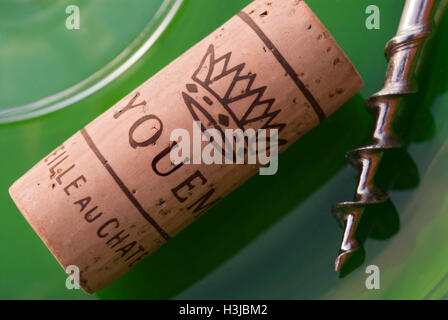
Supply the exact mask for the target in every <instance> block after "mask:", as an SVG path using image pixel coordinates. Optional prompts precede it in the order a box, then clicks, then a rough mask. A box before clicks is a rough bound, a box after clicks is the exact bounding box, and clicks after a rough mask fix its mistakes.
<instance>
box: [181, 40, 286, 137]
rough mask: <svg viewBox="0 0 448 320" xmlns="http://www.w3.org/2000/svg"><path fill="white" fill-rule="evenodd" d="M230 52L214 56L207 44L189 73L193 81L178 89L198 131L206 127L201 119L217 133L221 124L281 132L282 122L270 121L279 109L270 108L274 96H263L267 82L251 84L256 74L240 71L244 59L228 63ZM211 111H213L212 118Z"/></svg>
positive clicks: (220, 129) (243, 66)
mask: <svg viewBox="0 0 448 320" xmlns="http://www.w3.org/2000/svg"><path fill="white" fill-rule="evenodd" d="M231 56H232V52H228V53H226V54H225V55H223V56H221V57H216V54H215V47H214V46H213V45H210V46H209V47H208V49H207V52H206V54H205V55H204V57H203V58H202V60H201V62H200V64H199V67H198V68H197V69H196V70H195V72H194V73H193V76H192V77H191V79H192V80H193V83H189V84H187V85H186V89H187V91H188V93H186V92H182V96H183V99H184V102H185V104H186V105H187V107H188V109H189V111H190V113H191V115H192V116H193V118H194V120H195V121H201V123H202V128H201V129H202V131H205V130H207V129H206V128H205V126H204V123H205V124H206V125H207V126H208V127H209V128H215V129H217V130H219V131H220V132H221V133H223V129H225V128H239V129H241V130H243V131H244V130H245V129H247V128H253V129H277V130H278V132H281V131H282V129H283V128H284V127H285V126H286V124H284V123H276V122H275V121H274V120H275V118H276V116H277V115H278V114H279V113H280V112H281V110H280V109H278V110H275V111H272V110H271V109H272V107H273V105H274V103H275V99H264V98H263V95H264V93H265V91H266V89H267V86H262V87H258V88H257V87H254V82H255V80H256V77H257V75H256V74H255V73H252V72H247V73H244V72H243V71H244V68H245V66H246V63H240V64H238V65H236V66H234V67H231V66H230V59H231ZM192 96H194V97H195V98H193V97H192ZM212 114H215V115H217V116H215V117H216V119H215V118H214V117H213V115H212ZM284 143H286V141H284V140H280V141H279V144H284Z"/></svg>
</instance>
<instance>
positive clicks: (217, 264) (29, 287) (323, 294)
mask: <svg viewBox="0 0 448 320" xmlns="http://www.w3.org/2000/svg"><path fill="white" fill-rule="evenodd" d="M133 1H134V0H132V1H129V2H133ZM146 3H149V2H145V5H146ZM247 3H249V1H241V0H226V1H217V0H212V1H210V0H186V1H184V3H183V4H182V6H181V7H180V10H179V12H178V13H177V15H176V16H175V18H174V19H173V21H172V22H171V24H170V25H169V26H168V28H167V29H166V30H165V31H164V33H163V34H162V36H161V37H160V38H159V39H158V40H157V41H156V42H155V43H154V45H153V46H152V47H151V49H150V50H149V51H148V52H147V53H145V55H144V56H143V57H142V58H141V59H140V60H139V61H138V62H137V63H135V64H134V65H133V66H132V67H130V68H128V70H127V71H125V72H124V73H122V74H121V75H120V76H119V77H117V78H116V79H115V80H114V81H112V82H111V83H110V84H108V85H107V86H105V87H103V88H102V89H101V90H99V91H97V92H95V93H93V94H92V95H90V96H89V97H86V98H84V99H81V100H79V101H77V102H76V103H74V104H72V105H70V106H69V107H67V108H65V109H63V110H60V111H58V112H54V113H51V114H48V115H45V116H43V117H40V118H35V119H33V120H28V121H25V122H18V123H13V124H8V125H1V126H0V147H1V150H2V157H0V164H1V169H2V172H1V180H0V204H1V209H2V210H1V214H2V218H3V221H2V226H3V229H2V232H1V233H0V257H1V258H0V259H1V260H0V298H68V299H76V298H92V297H93V298H95V297H97V298H103V299H110V298H124V299H130V298H133V299H164V298H175V299H214V298H216V299H227V298H229V299H258V298H260V299H405V298H412V299H423V298H430V299H434V298H445V297H446V295H447V294H448V276H447V274H448V262H447V261H448V232H446V230H447V229H448V197H447V195H448V184H447V182H448V170H447V168H448V143H447V137H448V124H447V122H446V119H447V117H448V108H447V106H448V64H447V63H446V61H445V60H446V58H445V57H446V51H447V49H448V43H447V42H446V38H447V37H448V11H447V10H445V11H442V10H439V12H438V15H437V22H438V25H437V29H436V31H435V32H434V39H433V40H432V41H431V42H430V43H429V45H428V46H427V48H426V51H425V55H424V59H423V62H422V66H421V68H420V69H421V72H420V74H419V83H420V92H419V93H418V94H416V95H414V96H412V98H411V99H409V100H410V102H409V110H411V111H412V115H413V117H412V121H411V122H410V129H409V130H410V131H411V133H412V137H413V139H412V141H411V143H410V144H409V146H408V147H407V149H406V150H404V151H403V154H405V155H398V154H397V155H394V156H393V157H392V163H394V162H395V164H396V167H397V169H396V170H395V171H394V172H396V174H397V179H398V180H400V181H402V182H403V181H404V182H403V183H401V184H400V183H398V184H397V186H398V188H397V189H396V190H391V191H390V196H391V203H389V205H391V206H393V207H394V208H395V210H394V211H393V212H389V210H386V209H384V210H383V211H381V210H376V211H375V210H374V211H372V212H371V213H370V218H368V219H366V221H367V220H370V221H371V223H372V225H373V229H372V230H374V232H370V233H367V234H368V235H369V236H370V237H368V238H367V239H366V241H365V246H364V248H365V257H364V258H363V259H360V260H359V261H358V263H357V264H354V265H353V267H352V268H351V269H350V270H348V271H347V272H346V273H345V274H343V275H342V276H341V275H339V274H336V273H334V271H333V268H334V265H333V263H334V258H335V257H336V254H337V251H338V246H339V241H340V239H341V236H342V230H341V229H340V228H339V226H338V224H337V223H336V221H335V219H334V218H333V217H332V216H331V212H330V208H331V205H332V204H333V203H335V202H339V201H343V200H351V199H352V197H353V193H354V189H355V185H356V180H357V172H356V171H355V170H354V169H353V168H351V167H349V166H348V165H347V164H346V161H345V158H344V155H345V152H346V151H347V150H349V149H351V148H354V147H358V146H361V145H363V144H364V143H366V142H368V141H369V135H370V131H371V127H372V118H371V116H370V115H369V114H368V113H367V111H366V110H365V108H364V100H365V99H366V98H367V97H368V96H369V95H371V94H372V93H374V92H376V91H378V90H379V89H380V88H381V86H382V82H383V78H384V73H385V69H386V61H385V59H384V54H383V50H384V46H385V44H386V42H387V41H388V40H389V39H390V38H391V37H392V36H393V35H394V34H395V31H396V28H397V25H398V21H399V18H400V15H401V10H402V6H403V3H404V1H390V0H379V1H376V4H377V5H378V7H379V8H380V12H381V29H380V30H367V29H366V27H365V19H366V18H367V14H366V13H365V9H366V7H367V6H368V5H370V4H371V2H370V1H366V0H344V1H341V0H326V1H322V0H308V1H307V3H308V4H309V5H310V6H311V7H312V9H313V10H314V11H315V12H316V14H317V15H318V16H319V17H320V19H321V20H322V21H323V22H324V23H325V25H326V26H327V27H328V29H329V30H330V32H331V33H332V34H333V36H334V37H335V38H336V39H337V41H338V42H339V44H340V45H341V46H342V47H343V48H344V50H345V51H346V53H347V54H348V56H349V57H350V59H351V60H352V62H353V63H354V65H355V66H356V67H357V69H358V71H359V72H360V73H361V75H362V77H363V79H364V81H365V88H364V89H363V90H362V91H361V93H360V94H358V95H357V96H355V97H354V98H353V99H352V100H351V101H350V102H349V103H347V104H346V105H345V106H344V107H342V108H341V109H340V110H339V111H338V112H337V113H336V114H334V115H333V116H332V117H331V118H329V119H328V120H326V121H325V122H324V123H323V124H322V125H321V126H319V127H318V128H316V129H315V130H313V131H312V132H311V133H309V134H308V135H307V136H305V137H304V138H303V139H301V140H300V141H299V142H298V143H296V144H295V145H294V146H292V147H291V148H290V149H289V150H288V151H286V152H285V153H284V154H282V155H281V157H280V159H279V161H280V163H279V172H278V173H277V175H275V176H270V177H267V176H256V177H254V178H253V179H251V180H250V181H248V182H247V183H246V184H245V185H243V186H242V187H241V188H239V189H238V190H236V191H235V192H234V193H232V194H231V195H230V196H229V197H227V198H226V199H225V200H223V201H222V202H220V203H219V204H218V205H217V206H216V207H214V208H213V209H211V210H210V211H209V212H208V213H207V214H205V215H204V216H203V217H201V219H199V220H198V221H197V222H195V223H194V224H193V225H192V226H190V227H189V228H187V229H186V230H185V231H183V232H182V233H181V234H180V235H178V236H177V237H176V238H175V239H173V240H171V241H169V242H168V243H167V244H166V245H165V246H164V247H162V248H161V249H160V250H158V251H157V252H156V253H155V254H153V255H151V256H150V257H149V258H147V259H146V260H145V261H143V262H142V263H140V264H139V265H138V266H136V267H135V268H134V269H133V270H131V271H130V272H129V273H128V274H126V275H125V276H124V277H122V278H121V279H119V280H118V281H116V282H115V283H114V284H113V285H111V286H110V287H108V288H107V289H105V290H103V291H101V292H99V293H97V294H95V295H94V296H89V295H87V294H85V293H83V292H82V291H81V290H67V289H66V287H65V279H66V275H65V274H64V272H63V271H62V269H61V268H60V266H59V265H58V263H57V262H56V260H55V259H54V258H53V257H52V255H51V254H50V252H49V251H48V250H47V249H46V247H45V245H44V244H43V243H42V242H41V241H40V239H39V238H38V236H37V235H36V234H35V233H34V232H33V231H32V229H31V227H30V226H29V225H28V224H27V223H26V221H25V219H24V218H23V217H22V216H21V214H20V213H19V211H18V210H17V209H16V207H15V205H14V204H13V202H12V200H11V199H10V198H9V195H8V192H7V189H8V187H9V186H10V185H11V184H12V182H13V181H14V180H15V179H17V178H18V177H19V176H20V175H22V174H23V173H24V172H25V171H26V170H28V169H29V168H30V167H31V166H32V165H34V163H35V162H37V161H38V160H40V159H41V158H42V157H44V156H45V155H46V154H48V152H49V151H50V150H52V149H53V148H55V147H56V146H57V145H59V144H60V143H62V142H63V141H64V140H65V139H66V138H67V137H69V136H70V135H71V134H73V133H74V132H75V131H76V130H78V129H79V128H81V127H82V126H84V125H86V124H87V123H88V122H90V121H91V120H92V119H94V118H95V117H96V116H97V115H99V114H100V113H102V112H103V111H104V110H106V109H107V108H109V107H110V106H112V105H113V104H114V103H115V102H117V101H118V100H119V99H120V98H121V97H122V96H124V95H125V94H127V93H128V92H129V91H130V90H132V89H133V88H135V87H136V86H137V85H139V84H140V83H142V82H143V81H144V80H146V79H147V78H149V77H150V76H151V75H153V74H154V73H155V72H157V71H158V70H160V69H161V68H162V67H163V66H165V65H166V64H167V63H169V62H170V61H172V60H173V59H175V58H176V57H177V56H179V55H180V54H181V53H182V52H184V51H185V50H187V49H188V48H189V47H191V46H192V45H193V44H194V43H196V42H197V41H199V40H200V39H202V38H203V37H204V36H206V35H207V34H208V33H210V32H211V31H212V30H213V29H214V28H216V27H218V26H219V25H221V24H222V23H223V22H225V21H226V20H227V19H228V18H230V17H231V16H232V15H233V14H235V13H237V12H238V11H239V10H240V9H241V8H242V7H244V6H245V5H246V4H247ZM141 5H142V6H143V7H144V6H145V5H144V4H143V2H142V4H141ZM441 5H442V6H444V7H445V8H446V5H447V1H446V0H445V1H442V4H441ZM2 36H4V35H1V36H0V39H1V37H2ZM0 45H1V44H0ZM28 50H29V51H30V52H32V51H36V50H38V46H37V44H33V43H30V44H29V47H28ZM11 54H12V53H11ZM0 61H1V62H0V63H2V64H4V63H5V62H4V61H2V60H0ZM36 67H37V66H36ZM0 70H1V72H2V76H1V77H7V76H5V75H4V73H3V70H2V69H1V67H0ZM8 72H13V71H8ZM17 72H19V74H18V75H16V76H20V77H23V78H25V77H28V76H30V77H31V78H32V76H31V74H30V73H29V72H28V71H27V70H24V69H23V70H22V69H21V70H19V71H17ZM72 76H73V75H71V74H67V73H61V74H60V75H59V76H58V77H59V81H61V82H64V81H68V80H70V79H71V78H72ZM2 84H3V82H2ZM1 90H4V89H3V87H2V89H1ZM8 90H13V91H15V92H16V93H17V92H18V90H19V88H18V87H17V86H13V87H10V89H8ZM37 93H39V92H37ZM8 94H11V95H12V94H13V93H11V92H9V93H8ZM22 94H23V96H22V97H20V99H22V100H20V99H19V100H17V101H16V100H14V99H12V100H11V101H10V102H11V104H21V103H24V102H26V101H28V100H32V99H35V97H34V95H31V93H30V95H28V96H27V94H28V93H27V92H26V91H23V92H22ZM2 99H6V98H2ZM316 146H318V147H316ZM267 190H269V191H268V192H267ZM367 215H368V212H367V213H366V216H367ZM372 221H373V222H372ZM369 265H376V266H378V267H379V269H380V272H381V273H380V289H379V290H368V289H366V286H365V281H366V278H367V277H368V274H366V272H365V270H366V267H367V266H369Z"/></svg>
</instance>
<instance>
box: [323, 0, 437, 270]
mask: <svg viewBox="0 0 448 320" xmlns="http://www.w3.org/2000/svg"><path fill="white" fill-rule="evenodd" d="M436 2H437V0H407V1H406V4H405V7H404V11H403V14H402V17H401V22H400V25H399V28H398V32H397V34H396V36H395V37H394V38H392V39H391V40H390V41H389V42H388V44H387V46H386V57H387V59H388V61H389V65H388V69H387V73H386V79H385V82H384V86H383V89H382V90H381V91H379V92H378V93H376V94H374V95H373V96H371V97H370V98H369V99H368V100H367V102H366V108H367V110H368V111H369V112H370V113H371V114H373V115H374V116H375V125H374V130H373V134H372V144H371V145H368V146H365V147H361V148H358V149H354V150H351V151H349V152H348V153H347V160H348V161H349V162H350V163H351V164H352V165H353V166H354V167H356V168H358V169H359V170H360V171H361V173H360V176H359V181H358V186H357V189H356V194H355V196H354V200H353V201H349V202H340V203H337V204H335V205H334V206H333V208H332V211H333V214H334V215H335V216H336V218H337V219H338V220H339V222H340V223H341V225H342V226H343V227H344V228H345V230H344V235H343V238H342V243H341V247H340V251H339V255H338V257H337V258H336V261H335V270H336V272H339V271H340V270H341V268H342V267H343V266H344V265H345V263H346V261H347V260H348V258H349V257H350V256H351V254H352V253H353V252H355V251H356V250H357V249H359V248H360V247H361V244H360V243H359V241H358V240H357V239H356V230H357V227H358V225H359V222H360V219H361V217H362V214H363V212H364V209H365V206H366V205H370V204H377V203H382V202H385V201H386V200H387V199H388V196H387V195H386V194H385V193H384V192H383V191H381V190H380V189H379V188H378V187H377V186H376V185H375V183H374V177H375V175H376V173H377V169H378V166H379V163H380V162H381V159H382V157H383V154H384V151H386V150H388V149H395V148H400V147H402V142H401V140H400V138H399V137H398V135H397V133H396V132H395V131H394V128H393V124H394V120H395V119H396V118H397V116H398V111H397V110H398V106H399V104H400V103H401V102H402V98H403V96H405V95H408V94H410V93H414V92H415V91H416V86H415V85H414V81H413V78H414V75H415V69H416V65H417V60H418V56H419V53H420V51H421V50H420V49H421V47H422V44H423V42H424V41H425V39H426V38H427V36H428V34H429V33H430V31H431V29H432V21H433V20H432V19H433V13H434V8H435V4H436Z"/></svg>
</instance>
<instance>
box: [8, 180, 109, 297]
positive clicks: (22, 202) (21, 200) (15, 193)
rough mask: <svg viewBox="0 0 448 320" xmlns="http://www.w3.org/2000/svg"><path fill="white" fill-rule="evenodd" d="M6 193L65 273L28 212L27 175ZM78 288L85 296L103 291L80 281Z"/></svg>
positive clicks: (46, 238) (60, 260) (29, 194)
mask: <svg viewBox="0 0 448 320" xmlns="http://www.w3.org/2000/svg"><path fill="white" fill-rule="evenodd" d="M36 185H37V184H36ZM8 193H9V195H10V197H11V199H12V200H13V202H14V204H15V205H16V207H17V209H19V212H20V213H21V214H22V216H23V217H24V218H25V220H26V221H27V222H28V224H29V225H30V226H31V228H32V229H33V230H34V232H36V234H37V235H38V236H39V238H40V239H41V240H42V242H43V243H44V244H45V246H46V247H47V248H48V250H49V251H50V253H51V254H52V255H53V256H54V257H55V258H56V260H57V261H58V263H59V265H60V266H61V268H62V269H63V270H64V272H65V268H66V264H64V263H63V262H62V259H61V258H60V257H59V255H58V254H57V252H55V251H54V250H53V246H52V245H51V242H50V241H49V240H48V237H47V235H46V233H45V231H44V230H42V229H41V228H40V227H39V222H37V221H35V219H34V216H33V214H32V212H31V211H30V208H28V206H27V204H29V199H30V198H31V197H32V191H30V186H29V184H28V183H27V174H25V175H23V176H22V177H20V178H19V179H18V180H16V181H15V182H14V183H13V184H12V185H11V186H10V187H9V189H8ZM79 286H80V288H81V289H82V290H83V291H84V292H85V293H87V294H93V293H95V292H96V291H99V290H101V289H103V288H101V289H98V290H92V289H91V288H90V287H89V286H87V285H85V284H83V283H82V281H80V283H79Z"/></svg>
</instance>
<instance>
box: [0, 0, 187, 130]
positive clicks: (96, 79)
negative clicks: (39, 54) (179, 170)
mask: <svg viewBox="0 0 448 320" xmlns="http://www.w3.org/2000/svg"><path fill="white" fill-rule="evenodd" d="M183 1H184V0H164V1H163V3H162V5H161V6H160V8H159V9H158V11H157V13H156V14H155V16H154V19H152V20H151V21H150V22H149V23H148V24H147V25H146V26H145V28H144V29H143V31H142V32H141V33H140V34H139V35H138V36H137V38H136V39H134V40H133V41H132V43H131V44H130V45H129V46H128V47H127V48H126V49H125V50H123V51H122V52H121V53H120V54H118V56H116V57H115V58H114V59H113V60H112V61H110V62H109V63H108V64H106V65H105V66H104V67H103V68H102V69H100V70H98V71H97V72H95V73H94V74H92V75H91V76H89V77H87V78H86V79H84V80H82V81H81V82H79V83H77V84H75V85H73V86H71V87H70V88H67V89H65V90H62V91H60V92H58V93H56V94H53V95H51V96H47V97H45V98H42V99H39V100H37V101H34V102H31V103H27V104H24V105H19V106H12V107H9V108H7V109H4V110H1V111H0V124H2V123H11V122H17V121H22V120H27V119H32V118H36V117H39V116H42V115H45V114H48V113H51V112H54V111H56V110H60V109H62V108H65V107H67V106H69V105H72V104H74V103H76V102H78V101H80V100H82V99H84V98H86V97H88V96H90V95H91V94H93V93H95V92H96V91H98V90H100V89H101V88H103V87H105V86H106V85H108V84H109V83H110V82H112V81H113V80H115V79H116V78H118V77H119V76H120V75H121V74H123V73H124V72H125V71H126V70H128V69H129V68H130V67H131V66H132V65H134V64H135V63H136V62H137V61H138V60H139V59H140V58H141V57H142V56H143V55H144V54H145V53H146V52H147V51H148V50H149V49H150V48H151V47H152V46H153V44H154V43H155V42H156V41H157V39H158V38H159V37H160V36H161V35H162V33H163V32H164V31H165V29H166V28H167V27H168V25H169V24H170V22H171V21H172V20H173V18H174V16H175V15H176V13H177V12H178V10H179V8H180V6H181V5H182V3H183Z"/></svg>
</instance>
